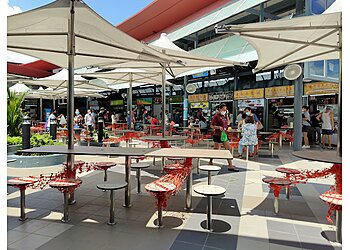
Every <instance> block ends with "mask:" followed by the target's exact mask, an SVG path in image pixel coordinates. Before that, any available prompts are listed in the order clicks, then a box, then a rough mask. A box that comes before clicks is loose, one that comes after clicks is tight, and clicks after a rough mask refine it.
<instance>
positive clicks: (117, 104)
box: [111, 100, 124, 106]
mask: <svg viewBox="0 0 350 250" xmlns="http://www.w3.org/2000/svg"><path fill="white" fill-rule="evenodd" d="M120 105H124V100H112V101H111V106H120Z"/></svg>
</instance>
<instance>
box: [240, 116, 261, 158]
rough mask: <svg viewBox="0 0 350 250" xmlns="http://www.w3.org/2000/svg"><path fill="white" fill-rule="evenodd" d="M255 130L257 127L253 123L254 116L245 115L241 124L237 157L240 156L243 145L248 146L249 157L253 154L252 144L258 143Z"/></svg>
mask: <svg viewBox="0 0 350 250" xmlns="http://www.w3.org/2000/svg"><path fill="white" fill-rule="evenodd" d="M256 131H257V129H256V125H255V124H254V118H253V117H252V116H247V117H246V119H245V123H244V124H243V126H242V138H241V140H240V141H239V143H238V158H242V151H243V147H244V146H247V147H249V157H252V156H253V153H254V146H255V145H256V144H258V137H257V135H256ZM247 150H248V149H247Z"/></svg>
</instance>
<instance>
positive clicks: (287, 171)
mask: <svg viewBox="0 0 350 250" xmlns="http://www.w3.org/2000/svg"><path fill="white" fill-rule="evenodd" d="M276 171H277V172H280V173H282V174H285V175H286V176H285V177H286V179H288V180H290V177H291V176H292V175H295V174H300V173H301V172H300V171H299V170H298V169H293V168H284V167H281V168H276ZM296 183H297V182H292V184H296ZM286 199H287V200H289V199H290V187H289V186H287V187H286Z"/></svg>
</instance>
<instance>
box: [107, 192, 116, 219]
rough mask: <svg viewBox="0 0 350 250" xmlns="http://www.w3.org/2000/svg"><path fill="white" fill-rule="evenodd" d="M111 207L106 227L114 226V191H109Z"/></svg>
mask: <svg viewBox="0 0 350 250" xmlns="http://www.w3.org/2000/svg"><path fill="white" fill-rule="evenodd" d="M110 197H111V206H110V208H109V221H108V222H107V224H108V225H114V224H115V220H114V190H111V196H110Z"/></svg>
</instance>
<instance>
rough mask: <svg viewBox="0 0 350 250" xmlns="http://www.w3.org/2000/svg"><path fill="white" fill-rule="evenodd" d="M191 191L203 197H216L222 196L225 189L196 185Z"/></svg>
mask: <svg viewBox="0 0 350 250" xmlns="http://www.w3.org/2000/svg"><path fill="white" fill-rule="evenodd" d="M193 190H194V191H195V192H196V193H198V194H201V195H205V196H217V195H222V194H224V193H225V192H226V189H225V188H223V187H220V186H216V185H198V186H195V187H194V188H193Z"/></svg>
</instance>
